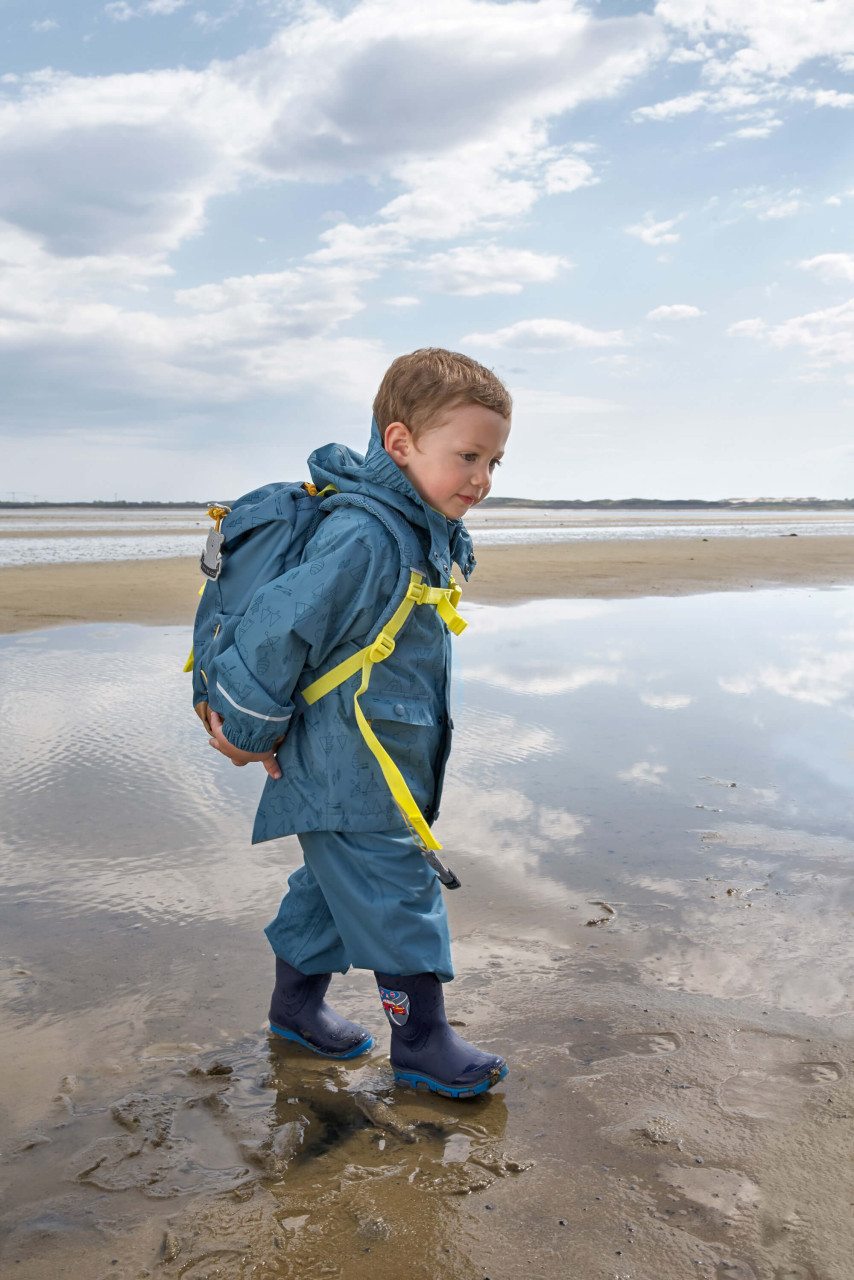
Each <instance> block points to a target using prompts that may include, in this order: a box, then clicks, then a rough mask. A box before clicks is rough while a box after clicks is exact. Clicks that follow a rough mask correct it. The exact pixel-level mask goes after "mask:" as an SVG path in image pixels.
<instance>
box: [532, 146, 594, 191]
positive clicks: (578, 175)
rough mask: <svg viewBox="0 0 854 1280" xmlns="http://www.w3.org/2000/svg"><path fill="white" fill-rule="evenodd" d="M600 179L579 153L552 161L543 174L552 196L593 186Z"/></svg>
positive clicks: (544, 182) (546, 186)
mask: <svg viewBox="0 0 854 1280" xmlns="http://www.w3.org/2000/svg"><path fill="white" fill-rule="evenodd" d="M598 181H599V178H598V177H597V175H596V174H595V173H594V172H593V167H592V165H591V164H590V163H589V162H588V161H587V160H584V159H583V158H582V157H581V156H580V155H578V154H569V155H565V156H561V157H560V158H559V159H557V160H552V161H550V162H549V163H548V164H547V165H546V168H545V171H544V174H543V188H544V190H545V192H546V194H547V195H550V196H553V195H562V194H566V193H567V192H570V191H578V190H579V189H580V188H581V187H592V186H595V185H596V183H597V182H598Z"/></svg>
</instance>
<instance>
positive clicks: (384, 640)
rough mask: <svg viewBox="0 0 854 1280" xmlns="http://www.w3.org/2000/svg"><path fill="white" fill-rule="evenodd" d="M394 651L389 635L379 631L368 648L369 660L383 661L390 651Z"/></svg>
mask: <svg viewBox="0 0 854 1280" xmlns="http://www.w3.org/2000/svg"><path fill="white" fill-rule="evenodd" d="M393 652H394V641H393V640H392V638H391V636H388V635H386V633H385V632H384V631H381V632H380V634H379V635H378V636H377V638H376V640H375V641H374V643H373V644H372V645H371V647H370V649H369V650H368V657H369V658H370V660H371V662H383V661H384V660H385V659H386V658H387V657H388V656H389V654H390V653H393Z"/></svg>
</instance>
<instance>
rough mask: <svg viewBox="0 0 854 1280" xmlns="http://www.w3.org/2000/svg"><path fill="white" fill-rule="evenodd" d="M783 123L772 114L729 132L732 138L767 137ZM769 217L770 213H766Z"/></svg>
mask: <svg viewBox="0 0 854 1280" xmlns="http://www.w3.org/2000/svg"><path fill="white" fill-rule="evenodd" d="M782 123H783V121H782V120H780V119H778V118H777V117H776V116H772V117H771V118H770V119H768V120H763V122H762V123H761V124H748V125H744V127H743V128H741V129H734V130H733V132H732V133H731V134H730V137H732V138H769V137H770V136H771V134H772V133H773V132H774V130H775V129H779V128H780V125H781V124H782ZM768 216H769V217H770V216H772V215H770V214H769V215H768Z"/></svg>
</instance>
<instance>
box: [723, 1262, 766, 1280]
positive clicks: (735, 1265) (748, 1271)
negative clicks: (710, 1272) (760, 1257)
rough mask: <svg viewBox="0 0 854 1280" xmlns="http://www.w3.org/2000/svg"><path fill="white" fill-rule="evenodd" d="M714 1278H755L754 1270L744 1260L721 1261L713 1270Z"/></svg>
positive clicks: (731, 1279) (726, 1279) (742, 1279)
mask: <svg viewBox="0 0 854 1280" xmlns="http://www.w3.org/2000/svg"><path fill="white" fill-rule="evenodd" d="M715 1280H756V1272H755V1271H754V1270H753V1267H749V1266H748V1265H747V1263H746V1262H722V1263H720V1265H719V1266H718V1269H717V1271H716V1272H715Z"/></svg>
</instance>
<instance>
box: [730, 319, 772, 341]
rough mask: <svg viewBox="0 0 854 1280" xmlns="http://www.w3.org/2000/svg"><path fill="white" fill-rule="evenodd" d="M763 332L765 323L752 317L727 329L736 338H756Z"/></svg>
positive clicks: (739, 321) (738, 321)
mask: <svg viewBox="0 0 854 1280" xmlns="http://www.w3.org/2000/svg"><path fill="white" fill-rule="evenodd" d="M764 332H765V321H764V320H760V319H759V318H758V317H756V316H754V317H753V318H752V319H750V320H737V321H736V323H735V324H731V325H730V326H729V328H728V329H727V333H729V334H731V335H732V336H733V337H736V338H758V337H760V335H761V334H763V333H764Z"/></svg>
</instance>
